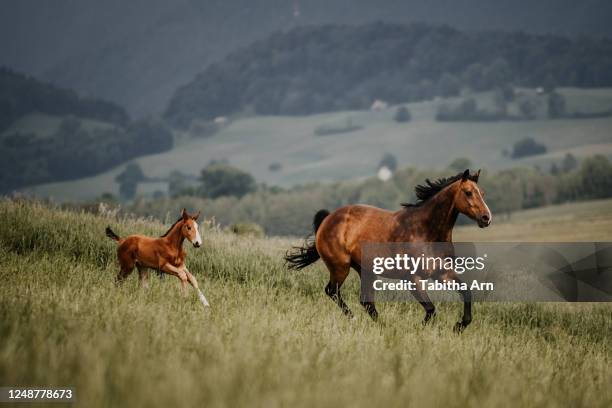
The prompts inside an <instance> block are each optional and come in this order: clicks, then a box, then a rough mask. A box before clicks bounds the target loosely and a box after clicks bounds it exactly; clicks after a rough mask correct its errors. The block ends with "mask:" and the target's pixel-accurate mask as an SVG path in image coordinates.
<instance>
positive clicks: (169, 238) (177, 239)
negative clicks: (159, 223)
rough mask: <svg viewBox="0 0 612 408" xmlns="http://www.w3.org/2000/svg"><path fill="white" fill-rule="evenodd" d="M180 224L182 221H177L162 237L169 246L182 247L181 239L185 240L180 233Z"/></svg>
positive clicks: (181, 224)
mask: <svg viewBox="0 0 612 408" xmlns="http://www.w3.org/2000/svg"><path fill="white" fill-rule="evenodd" d="M182 226H183V223H182V222H179V223H177V224H176V225H175V226H174V227H173V228H172V230H171V231H170V232H169V233H168V235H166V236H165V237H164V238H165V239H166V242H168V243H169V244H170V245H171V246H173V247H176V248H177V249H181V248H182V247H183V241H185V237H184V236H183V234H181V227H182Z"/></svg>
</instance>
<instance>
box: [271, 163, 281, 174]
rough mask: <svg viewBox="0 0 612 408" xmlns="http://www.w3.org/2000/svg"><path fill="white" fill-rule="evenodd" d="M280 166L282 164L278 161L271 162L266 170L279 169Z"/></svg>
mask: <svg viewBox="0 0 612 408" xmlns="http://www.w3.org/2000/svg"><path fill="white" fill-rule="evenodd" d="M282 168H283V165H282V164H280V163H279V162H272V163H270V164H269V165H268V170H270V171H272V172H277V171H281V169H282Z"/></svg>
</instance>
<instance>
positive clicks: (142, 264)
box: [106, 209, 209, 306]
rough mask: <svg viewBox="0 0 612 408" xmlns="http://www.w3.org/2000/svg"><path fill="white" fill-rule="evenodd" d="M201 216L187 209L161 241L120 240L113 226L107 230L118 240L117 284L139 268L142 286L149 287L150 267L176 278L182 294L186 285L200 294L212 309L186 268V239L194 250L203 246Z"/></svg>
mask: <svg viewBox="0 0 612 408" xmlns="http://www.w3.org/2000/svg"><path fill="white" fill-rule="evenodd" d="M199 215H200V213H199V212H198V213H197V214H195V215H189V214H188V213H187V211H185V209H183V211H182V212H181V217H180V218H179V219H178V220H177V221H176V222H175V223H174V224H173V225H172V226H171V227H170V229H169V230H168V231H167V232H166V233H165V234H164V235H162V236H161V237H159V238H150V237H146V236H143V235H129V236H127V237H125V238H120V237H119V236H118V235H117V234H115V233H114V232H113V230H112V229H111V228H110V227H106V236H108V237H109V238H111V239H113V240H115V241H117V243H118V246H117V258H118V259H119V264H120V265H121V270H120V271H119V274H118V275H117V283H121V282H122V281H123V280H124V279H125V278H127V277H128V276H129V275H130V273H132V271H133V270H134V267H136V268H137V269H138V278H139V283H140V285H141V286H145V285H147V284H148V280H149V268H152V269H157V270H158V271H161V272H165V273H167V274H170V275H174V276H176V277H177V278H178V279H179V280H180V281H181V288H182V292H183V295H186V294H187V282H189V283H190V284H191V286H193V288H194V289H195V290H196V291H197V293H198V298H199V299H200V301H201V302H202V304H203V305H204V306H209V304H208V301H207V300H206V298H205V297H204V294H203V293H202V291H201V290H200V288H199V287H198V282H197V280H196V278H195V277H194V276H193V275H192V274H191V272H189V270H188V269H187V267H186V266H185V258H186V256H187V253H186V252H185V251H184V250H183V242H184V241H185V239H187V240H188V241H189V242H191V243H192V244H193V246H194V247H196V248H199V247H200V245H202V237H201V236H200V231H199V229H198V224H197V222H196V220H197V219H198V216H199Z"/></svg>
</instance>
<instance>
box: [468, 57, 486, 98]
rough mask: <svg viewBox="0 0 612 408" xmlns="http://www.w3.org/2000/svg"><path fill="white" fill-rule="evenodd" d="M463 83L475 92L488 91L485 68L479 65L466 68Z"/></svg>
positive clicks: (475, 64)
mask: <svg viewBox="0 0 612 408" xmlns="http://www.w3.org/2000/svg"><path fill="white" fill-rule="evenodd" d="M462 77H463V81H464V83H465V84H466V85H467V86H469V87H470V88H471V89H472V90H474V91H483V90H485V89H486V84H485V82H484V80H483V78H484V67H483V66H482V65H481V64H479V63H474V64H472V65H470V66H468V67H467V68H466V70H465V71H464V72H463V75H462Z"/></svg>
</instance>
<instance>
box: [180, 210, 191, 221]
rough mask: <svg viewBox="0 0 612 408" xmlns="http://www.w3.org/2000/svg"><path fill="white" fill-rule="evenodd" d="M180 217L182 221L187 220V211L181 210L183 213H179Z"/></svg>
mask: <svg viewBox="0 0 612 408" xmlns="http://www.w3.org/2000/svg"><path fill="white" fill-rule="evenodd" d="M181 217H183V219H184V220H187V219H189V214H187V210H186V209H184V208H183V211H181Z"/></svg>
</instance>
